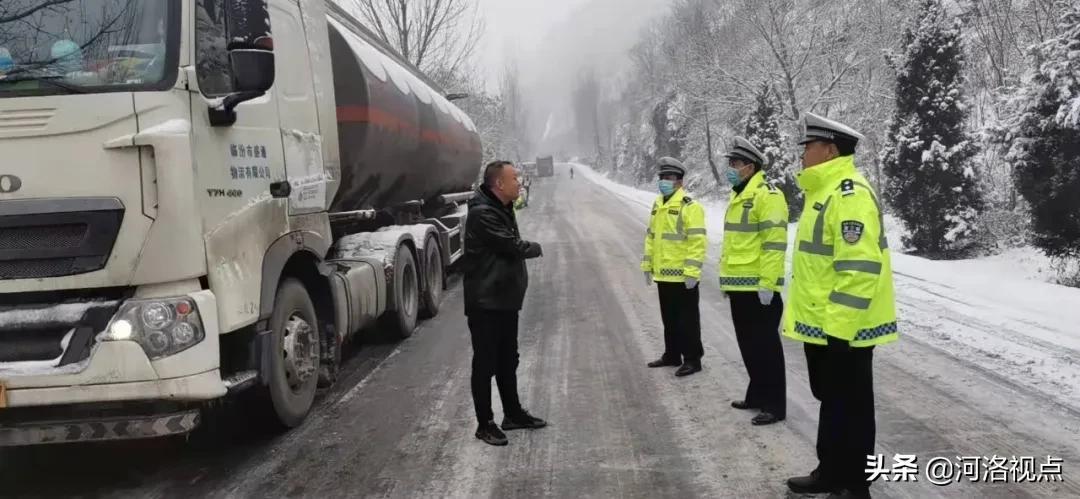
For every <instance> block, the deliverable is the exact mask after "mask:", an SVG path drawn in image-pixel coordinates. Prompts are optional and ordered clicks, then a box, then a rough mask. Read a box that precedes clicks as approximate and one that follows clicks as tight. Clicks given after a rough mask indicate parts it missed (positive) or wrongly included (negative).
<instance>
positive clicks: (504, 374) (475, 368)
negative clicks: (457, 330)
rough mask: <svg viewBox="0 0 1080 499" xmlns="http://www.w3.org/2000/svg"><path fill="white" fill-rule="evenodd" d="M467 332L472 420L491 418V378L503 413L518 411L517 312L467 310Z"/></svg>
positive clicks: (512, 413) (489, 419) (482, 420)
mask: <svg viewBox="0 0 1080 499" xmlns="http://www.w3.org/2000/svg"><path fill="white" fill-rule="evenodd" d="M468 322H469V333H470V335H471V336H472V348H473V359H472V397H473V405H474V406H475V408H476V420H477V421H478V422H479V423H480V424H484V423H487V422H489V421H494V419H495V415H494V413H492V412H491V377H492V376H494V377H495V383H496V384H497V385H498V386H499V398H501V399H502V406H503V415H504V416H516V415H517V414H519V413H520V412H521V410H522V409H521V401H520V399H518V391H517V367H518V313H517V312H516V311H510V312H507V311H494V310H480V311H470V312H469V316H468Z"/></svg>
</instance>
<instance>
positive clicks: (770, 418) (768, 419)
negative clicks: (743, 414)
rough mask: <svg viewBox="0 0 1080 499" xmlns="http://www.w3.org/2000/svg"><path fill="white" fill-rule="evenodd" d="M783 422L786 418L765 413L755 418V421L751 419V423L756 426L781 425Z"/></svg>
mask: <svg viewBox="0 0 1080 499" xmlns="http://www.w3.org/2000/svg"><path fill="white" fill-rule="evenodd" d="M783 420H784V418H781V417H779V416H776V415H775V414H773V413H771V412H768V411H764V412H762V413H761V414H758V415H757V416H754V419H751V420H750V423H752V424H753V425H754V426H765V425H767V424H773V423H779V422H781V421H783Z"/></svg>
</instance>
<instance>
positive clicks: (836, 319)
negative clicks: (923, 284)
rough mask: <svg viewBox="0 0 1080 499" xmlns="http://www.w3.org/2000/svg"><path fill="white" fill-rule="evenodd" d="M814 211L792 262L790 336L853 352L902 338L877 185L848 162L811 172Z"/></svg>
mask: <svg viewBox="0 0 1080 499" xmlns="http://www.w3.org/2000/svg"><path fill="white" fill-rule="evenodd" d="M798 181H799V186H800V187H802V188H803V190H804V191H805V192H806V205H805V208H804V211H803V216H802V218H801V219H800V220H799V229H798V233H797V236H796V243H795V244H796V247H795V248H794V251H795V252H794V256H793V258H792V276H791V288H790V290H789V293H788V301H787V310H786V311H785V314H784V335H786V336H789V337H791V338H794V339H797V340H800V341H804V342H807V343H815V344H819V345H823V344H825V343H826V337H827V336H833V337H836V338H840V339H843V340H847V341H850V342H851V345H852V346H853V347H866V346H872V345H880V344H884V343H889V342H892V341H895V340H896V339H897V338H898V332H897V325H896V304H895V301H894V293H893V277H892V264H891V259H890V256H889V250H888V243H887V241H886V239H885V232H884V227H883V223H882V214H881V210H880V207H879V204H878V201H877V196H876V195H875V194H874V191H873V189H871V188H870V184H869V183H868V182H867V181H866V178H864V177H863V176H862V175H861V174H860V173H859V172H858V171H857V170H856V169H855V163H854V159H853V157H852V156H843V157H839V158H836V159H834V160H832V161H828V162H826V163H823V164H821V165H818V166H814V167H812V168H808V169H806V170H803V171H802V172H801V173H800V174H799V176H798Z"/></svg>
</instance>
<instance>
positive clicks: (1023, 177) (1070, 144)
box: [1005, 2, 1080, 260]
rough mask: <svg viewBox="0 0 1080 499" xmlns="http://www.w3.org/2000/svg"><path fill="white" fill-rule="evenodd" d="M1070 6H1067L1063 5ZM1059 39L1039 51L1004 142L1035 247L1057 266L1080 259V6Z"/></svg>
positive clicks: (1065, 19) (1064, 20)
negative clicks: (1029, 219)
mask: <svg viewBox="0 0 1080 499" xmlns="http://www.w3.org/2000/svg"><path fill="white" fill-rule="evenodd" d="M1062 3H1066V2H1062ZM1059 28H1060V29H1059V33H1060V35H1059V36H1058V37H1057V38H1053V39H1050V40H1048V41H1047V42H1046V43H1044V44H1042V45H1041V46H1039V47H1038V48H1036V54H1035V55H1037V57H1038V59H1039V60H1041V61H1043V63H1042V65H1041V66H1040V67H1039V68H1037V69H1036V70H1035V71H1034V72H1033V74H1031V75H1029V80H1030V81H1028V82H1025V83H1026V85H1024V86H1023V87H1022V89H1021V91H1020V92H1019V94H1018V100H1019V104H1020V107H1021V109H1022V111H1021V113H1020V116H1019V118H1018V120H1017V121H1016V123H1015V124H1014V127H1013V129H1014V133H1012V134H1011V135H1006V136H1005V141H1006V143H1007V144H1011V149H1010V150H1009V153H1008V155H1007V157H1006V158H1007V159H1008V160H1010V161H1011V162H1012V164H1013V167H1014V180H1015V182H1016V187H1017V189H1018V190H1019V191H1020V193H1021V194H1022V195H1023V196H1024V197H1025V198H1026V199H1027V201H1028V203H1029V204H1030V206H1031V215H1032V218H1033V222H1034V223H1033V227H1032V229H1033V232H1034V239H1035V241H1034V242H1035V244H1036V245H1038V246H1039V247H1040V248H1042V249H1043V251H1045V252H1046V254H1047V255H1048V256H1050V257H1052V258H1055V259H1058V260H1076V259H1080V195H1078V194H1080V5H1078V4H1076V3H1073V4H1072V5H1071V6H1068V7H1067V8H1066V9H1065V12H1064V15H1063V16H1062V17H1061V22H1060V24H1059Z"/></svg>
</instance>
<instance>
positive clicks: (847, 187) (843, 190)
mask: <svg viewBox="0 0 1080 499" xmlns="http://www.w3.org/2000/svg"><path fill="white" fill-rule="evenodd" d="M852 194H855V181H854V180H851V179H850V178H845V179H844V180H842V181H841V182H840V195H841V196H850V195H852Z"/></svg>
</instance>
